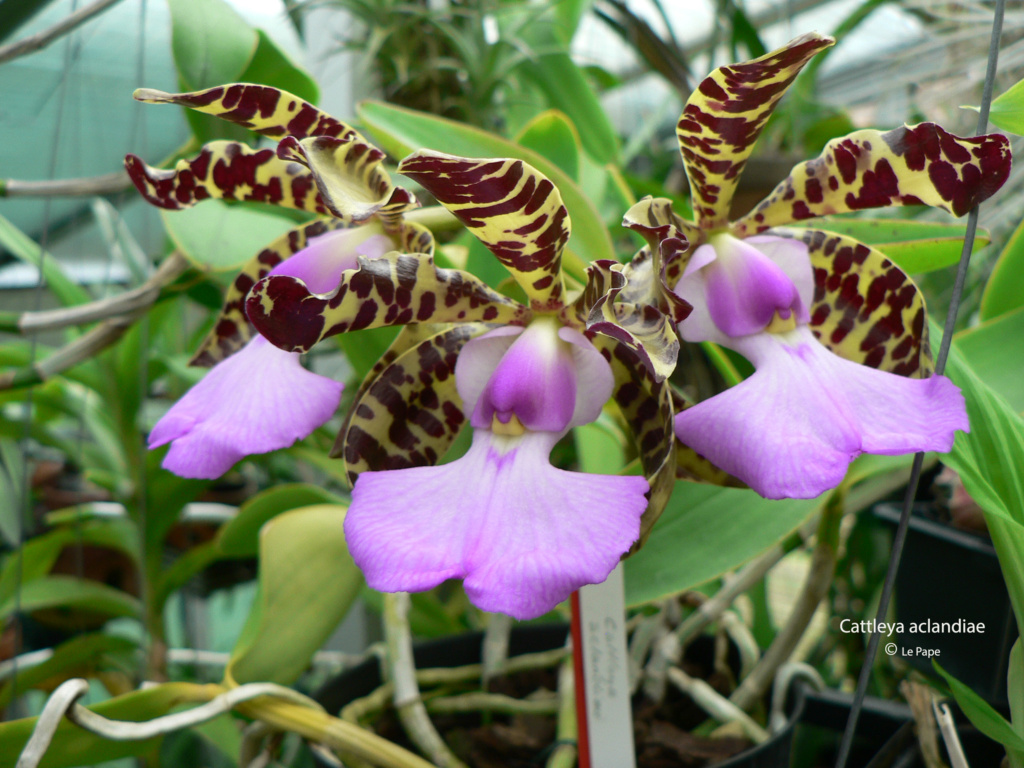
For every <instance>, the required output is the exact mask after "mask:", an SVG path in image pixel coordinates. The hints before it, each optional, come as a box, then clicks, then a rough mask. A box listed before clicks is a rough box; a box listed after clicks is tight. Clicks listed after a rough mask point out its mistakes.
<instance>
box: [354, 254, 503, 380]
mask: <svg viewBox="0 0 1024 768" xmlns="http://www.w3.org/2000/svg"><path fill="white" fill-rule="evenodd" d="M473 241H474V242H479V240H477V239H476V238H475V237H474V238H473ZM480 247H481V248H483V246H482V245H481V246H480ZM488 255H490V254H488ZM490 260H491V261H492V262H494V263H495V265H496V266H497V267H498V269H499V270H500V269H501V265H499V264H498V263H497V259H495V258H494V257H493V256H491V258H490ZM502 271H504V270H502ZM474 274H476V273H474ZM507 274H508V273H507V272H506V273H505V275H506V276H507ZM400 330H401V329H400V328H397V327H390V328H389V327H384V328H367V329H365V330H363V331H360V332H359V333H341V334H338V337H337V338H338V345H339V346H340V347H341V348H342V350H343V351H344V352H345V359H346V360H348V362H349V365H351V366H352V369H353V371H354V374H353V376H352V378H353V379H354V380H355V381H362V380H363V379H364V378H365V377H366V374H368V373H369V372H370V369H371V368H373V366H374V365H376V364H377V361H378V360H380V357H381V355H383V354H384V352H385V351H386V350H387V348H388V347H390V346H391V342H392V341H394V340H395V336H397V335H398V332H399V331H400Z"/></svg>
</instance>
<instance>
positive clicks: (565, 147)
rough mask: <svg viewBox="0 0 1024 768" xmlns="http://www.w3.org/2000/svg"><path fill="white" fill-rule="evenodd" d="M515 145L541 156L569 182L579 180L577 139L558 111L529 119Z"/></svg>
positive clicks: (578, 146) (572, 127)
mask: <svg viewBox="0 0 1024 768" xmlns="http://www.w3.org/2000/svg"><path fill="white" fill-rule="evenodd" d="M516 143H517V144H519V145H520V146H522V147H526V148H527V149H532V150H533V151H534V152H537V153H538V154H541V155H544V157H546V158H547V159H548V160H549V161H551V162H552V163H554V164H555V165H557V166H558V167H559V168H561V169H562V170H563V171H565V172H566V173H567V174H569V176H570V177H572V179H573V180H575V181H579V180H580V136H579V133H578V132H577V130H576V126H574V125H573V124H572V123H571V122H570V121H569V118H567V117H566V116H565V115H564V114H562V113H561V112H559V111H558V110H555V109H549V110H548V111H547V112H542V113H541V114H539V115H537V116H536V117H535V118H533V120H531V121H530V122H529V123H527V124H526V125H525V126H523V129H522V130H521V131H520V132H519V135H518V136H516Z"/></svg>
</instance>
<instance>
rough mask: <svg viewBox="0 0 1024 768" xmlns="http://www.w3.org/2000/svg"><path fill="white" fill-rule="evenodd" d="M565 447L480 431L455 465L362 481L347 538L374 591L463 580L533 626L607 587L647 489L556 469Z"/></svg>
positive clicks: (477, 599)
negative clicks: (590, 589) (583, 594)
mask: <svg viewBox="0 0 1024 768" xmlns="http://www.w3.org/2000/svg"><path fill="white" fill-rule="evenodd" d="M559 437H560V435H559V434H557V433H549V432H525V433H524V434H522V435H518V436H511V435H496V434H494V433H493V432H490V431H488V430H476V431H475V432H474V436H473V445H472V447H471V448H470V449H469V452H468V453H467V454H466V455H465V456H463V457H462V458H461V459H459V460H458V461H454V462H452V463H450V464H444V465H441V466H437V467H416V468H412V469H401V470H395V471H391V472H364V473H363V474H361V475H360V476H359V480H358V481H357V482H356V485H355V488H354V489H353V491H352V504H351V506H350V507H349V511H348V515H347V516H346V518H345V536H346V539H347V541H348V546H349V551H350V552H351V553H352V557H353V558H354V559H355V561H356V564H357V565H359V567H360V568H362V569H363V572H364V574H365V575H366V582H367V584H368V585H369V586H371V587H372V588H374V589H378V590H381V591H384V592H395V591H419V590H423V589H430V588H431V587H434V586H436V585H438V584H440V583H441V582H442V581H444V580H446V579H450V578H463V579H465V588H466V593H467V594H468V595H469V598H470V600H471V601H472V602H473V603H474V604H475V605H476V606H477V607H479V608H481V609H483V610H486V611H495V612H500V613H506V614H508V615H510V616H513V617H514V618H517V619H531V618H535V617H537V616H540V615H542V614H544V613H547V612H548V611H550V610H551V609H552V608H554V607H555V606H556V605H557V604H558V603H560V602H562V601H563V600H565V599H567V598H568V597H569V595H570V594H571V593H572V592H573V591H575V590H576V589H578V588H579V587H581V586H583V585H585V584H594V583H599V582H602V581H604V580H605V579H606V578H607V576H608V574H609V573H610V572H611V570H612V569H613V568H614V567H615V565H616V564H617V563H618V562H619V559H620V558H621V557H622V555H623V554H624V553H625V552H626V551H627V550H628V549H629V547H630V545H631V544H632V543H633V541H634V540H635V539H636V538H637V536H638V535H639V532H640V523H639V520H640V515H641V513H642V512H643V510H644V508H645V507H646V506H647V500H646V499H645V498H644V492H645V491H646V490H647V481H646V480H644V479H643V478H642V477H629V476H623V477H619V476H606V475H589V474H583V473H578V472H566V471H564V470H561V469H556V468H555V467H552V466H551V464H550V463H549V462H548V455H549V453H550V452H551V449H552V447H554V444H555V443H556V442H557V441H558V439H559Z"/></svg>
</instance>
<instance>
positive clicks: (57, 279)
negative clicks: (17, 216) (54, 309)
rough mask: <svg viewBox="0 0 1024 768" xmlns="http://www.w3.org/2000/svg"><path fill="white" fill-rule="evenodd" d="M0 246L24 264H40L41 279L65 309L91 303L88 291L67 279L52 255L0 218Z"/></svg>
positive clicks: (36, 265) (37, 266)
mask: <svg viewBox="0 0 1024 768" xmlns="http://www.w3.org/2000/svg"><path fill="white" fill-rule="evenodd" d="M0 245H2V246H3V247H4V248H6V249H7V250H8V251H10V252H11V254H12V255H13V256H14V257H15V258H16V259H18V260H19V261H23V262H25V263H26V264H31V265H32V266H34V267H36V268H39V266H40V264H42V269H43V279H44V280H45V281H46V286H47V287H48V288H49V289H50V290H51V291H53V295H54V296H56V297H57V300H58V301H59V302H60V303H61V304H62V305H63V306H65V307H69V306H72V305H74V304H84V303H86V302H87V301H92V297H91V296H90V295H89V293H88V291H86V290H85V289H84V288H82V287H81V286H79V285H76V284H75V283H74V281H72V280H71V278H70V277H68V276H67V275H66V274H65V273H64V270H63V269H62V268H61V266H60V262H59V261H57V259H55V258H54V257H53V254H50V253H44V252H43V249H42V248H41V247H40V246H39V245H38V244H37V243H36V242H35V241H34V240H32V238H30V237H29V236H28V235H26V234H25V233H24V232H22V231H21V230H20V229H18V228H17V227H16V226H14V225H13V224H12V223H11V222H10V221H8V220H7V219H5V218H4V217H3V216H0Z"/></svg>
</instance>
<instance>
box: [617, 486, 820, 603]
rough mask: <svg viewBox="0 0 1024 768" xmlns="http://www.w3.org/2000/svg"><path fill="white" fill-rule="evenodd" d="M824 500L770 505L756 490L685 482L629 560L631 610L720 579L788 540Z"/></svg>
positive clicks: (626, 569) (628, 589)
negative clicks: (640, 547)
mask: <svg viewBox="0 0 1024 768" xmlns="http://www.w3.org/2000/svg"><path fill="white" fill-rule="evenodd" d="M820 506H821V499H820V498H819V499H786V500H782V501H769V500H768V499H763V498H761V497H760V496H758V495H757V494H756V493H754V492H753V491H750V490H745V489H739V488H719V487H717V486H714V485H702V484H700V483H691V482H686V481H680V482H678V483H676V488H675V492H674V493H673V494H672V498H671V499H670V500H669V503H668V506H667V507H666V508H665V511H664V512H663V513H662V514H661V517H660V518H659V519H658V522H657V523H656V524H655V526H654V530H653V532H652V534H651V537H650V539H649V540H648V541H647V544H645V545H644V547H643V549H641V550H640V551H639V552H637V553H636V554H635V555H633V556H632V557H630V558H629V559H627V560H626V568H625V576H626V604H627V605H637V604H639V603H645V602H650V601H652V600H657V599H659V598H662V597H665V596H666V595H673V594H677V593H679V592H682V591H684V590H687V589H691V588H693V587H695V586H697V585H699V584H703V583H704V582H706V581H710V580H711V579H713V578H715V577H717V576H720V575H721V574H722V573H724V572H725V571H728V570H731V569H733V568H736V567H737V566H740V565H742V564H743V563H745V562H746V561H748V560H750V559H751V558H753V557H755V556H756V555H758V554H760V553H761V552H763V551H764V550H766V549H768V547H770V546H772V545H773V544H776V543H778V542H780V541H782V540H783V539H785V538H786V537H787V536H788V535H789V534H790V533H792V532H793V530H794V529H796V528H797V527H798V526H799V525H800V524H801V523H802V522H803V521H804V520H806V519H807V518H808V517H809V516H810V515H811V514H812V513H813V512H814V511H815V510H816V509H818V508H819V507H820Z"/></svg>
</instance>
